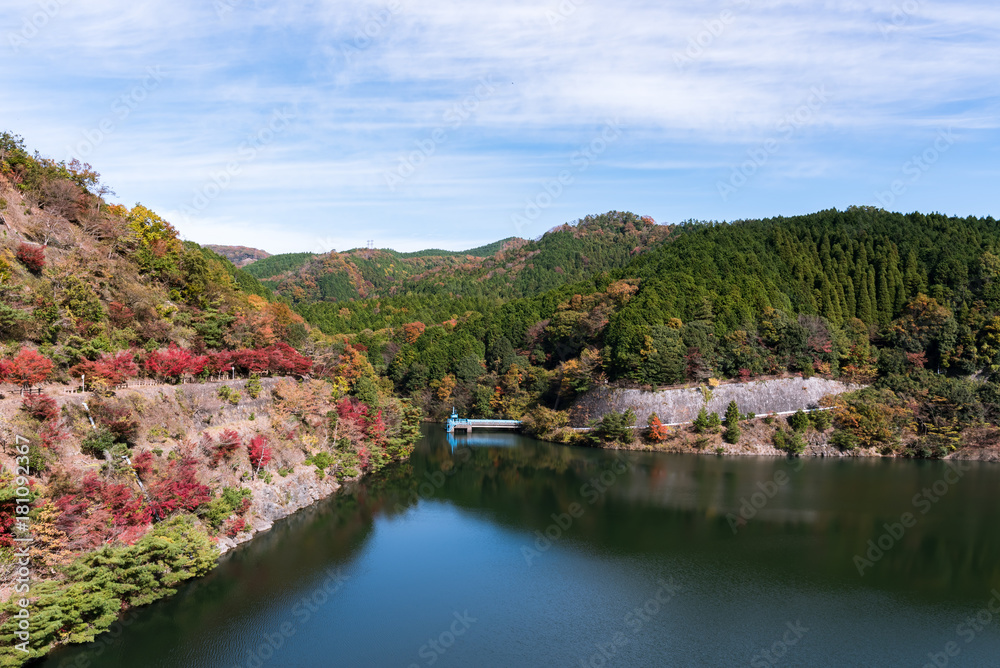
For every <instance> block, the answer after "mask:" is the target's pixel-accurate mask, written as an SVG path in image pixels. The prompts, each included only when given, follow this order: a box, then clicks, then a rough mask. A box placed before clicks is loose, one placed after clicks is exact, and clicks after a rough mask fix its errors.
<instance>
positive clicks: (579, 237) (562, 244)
mask: <svg viewBox="0 0 1000 668" xmlns="http://www.w3.org/2000/svg"><path fill="white" fill-rule="evenodd" d="M670 229H671V228H670V227H668V226H663V225H657V224H655V223H654V222H653V221H652V219H649V218H640V217H639V216H636V215H634V214H630V213H629V214H626V213H620V212H614V211H613V212H610V213H607V214H603V215H600V216H588V217H586V218H584V219H583V220H581V221H578V222H577V223H576V224H566V225H561V226H559V227H557V228H555V229H554V230H550V231H549V232H547V233H546V234H545V235H543V236H542V237H541V238H540V239H538V240H537V241H526V240H524V239H518V238H513V237H512V238H508V239H504V240H501V241H497V242H495V243H493V244H489V245H487V246H482V247H480V248H474V249H470V250H468V251H465V252H460V253H457V252H450V251H435V250H427V251H420V252H417V253H397V252H395V251H390V250H375V249H372V250H369V249H360V250H358V249H356V250H351V251H346V252H343V253H336V252H334V253H329V254H327V255H321V256H312V257H309V256H307V255H306V254H294V255H292V256H275V257H274V258H269V259H268V260H267V261H266V262H265V263H257V264H256V265H252V266H253V267H254V268H253V269H252V270H251V271H252V273H253V274H254V276H256V277H258V278H260V279H261V281H262V282H263V283H264V284H265V285H267V286H268V287H269V288H271V289H272V290H274V291H275V292H276V293H277V294H280V295H282V296H285V297H287V298H289V299H291V300H292V301H293V302H294V303H297V304H298V303H310V302H331V303H336V302H349V301H351V300H356V299H368V298H374V297H391V296H395V295H401V294H419V295H447V296H459V297H478V298H494V297H499V298H503V299H510V298H517V297H526V296H531V295H536V294H539V293H540V292H544V291H545V290H549V289H552V288H556V287H558V286H560V285H563V284H565V283H567V282H574V281H579V280H583V279H586V278H589V277H590V276H593V275H594V274H597V273H599V272H602V271H610V270H613V269H618V268H620V267H623V266H625V265H626V264H627V263H628V261H629V260H630V259H631V258H632V257H634V256H635V255H637V254H640V253H642V252H645V251H646V250H648V249H649V248H652V247H655V246H656V245H657V244H659V243H661V242H662V241H663V240H664V239H666V238H667V236H669V234H670ZM279 257H287V260H282V264H280V265H278V264H277V262H276V260H277V258H279ZM272 263H274V264H272ZM272 267H273V269H272ZM271 271H273V273H271V274H270V275H266V272H271ZM321 308H322V307H317V309H314V311H313V312H314V313H318V311H319V310H321ZM328 308H329V309H332V310H331V311H330V312H333V311H336V310H337V308H339V307H333V306H330V307H328ZM316 317H320V316H318V315H317V316H316Z"/></svg>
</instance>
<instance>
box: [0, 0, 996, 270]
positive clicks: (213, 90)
mask: <svg viewBox="0 0 1000 668" xmlns="http://www.w3.org/2000/svg"><path fill="white" fill-rule="evenodd" d="M998 38H1000V8H998V7H997V6H996V5H995V4H994V3H991V2H985V1H984V2H966V1H961V0H958V1H952V2H947V3H945V2H940V1H939V2H931V1H929V0H893V1H891V2H881V1H875V2H856V1H849V0H843V1H837V0H827V1H825V2H795V1H785V2H782V1H776V0H775V1H765V0H731V1H726V2H702V1H693V2H673V1H668V2H642V1H638V0H618V1H617V2H614V3H612V2H608V1H599V0H550V1H548V2H546V1H542V2H527V1H520V0H493V1H492V2H489V3H479V2H471V1H469V0H466V1H465V2H458V1H450V2H449V1H444V0H422V1H420V2H417V1H416V0H388V1H387V2H364V1H352V0H343V1H337V2H333V1H323V0H313V1H307V2H298V3H294V4H293V3H279V2H272V1H270V0H197V1H195V0H190V1H189V0H172V1H170V2H167V1H166V0H145V1H139V2H136V1H134V0H132V1H129V2H125V1H123V0H86V2H85V1H84V0H41V1H38V0H36V1H33V2H27V1H24V0H6V2H4V3H3V6H2V8H0V54H2V61H0V62H2V64H3V65H2V67H0V91H2V94H0V129H2V130H8V131H12V132H15V133H18V134H21V135H23V136H24V138H25V140H26V142H27V144H28V146H29V147H31V148H34V149H38V150H39V151H40V152H41V153H42V154H44V155H47V156H50V157H54V158H56V159H69V158H72V157H81V158H83V159H84V160H85V161H87V162H90V163H91V164H92V165H93V166H94V167H95V168H96V169H97V170H98V171H99V172H101V174H102V175H103V178H104V181H105V182H106V183H107V184H109V185H110V186H111V187H112V188H114V190H115V191H116V193H117V200H118V201H121V202H123V203H125V204H127V205H129V206H131V205H133V204H135V203H136V202H141V203H143V204H145V205H146V206H149V207H150V208H152V209H154V210H155V211H157V212H159V213H160V214H161V215H163V216H164V217H166V218H168V219H169V220H170V221H171V222H173V223H174V224H175V225H176V226H177V227H178V229H179V230H180V231H181V233H182V235H183V236H184V237H185V238H188V239H192V240H194V241H198V242H200V243H226V244H242V245H249V246H255V247H258V248H262V249H265V250H267V251H270V252H289V251H317V252H318V251H324V250H329V249H331V248H337V249H346V248H351V247H356V246H362V245H364V244H365V242H366V241H367V240H369V239H372V240H374V242H375V244H376V246H378V247H392V248H397V249H399V250H417V249H420V248H427V247H439V248H448V249H454V250H460V249H464V248H469V247H472V246H476V245H479V244H482V243H487V242H490V241H493V240H496V239H500V238H504V237H508V236H515V235H516V236H523V237H528V238H533V237H537V236H539V235H540V234H542V233H543V232H545V231H546V230H548V229H550V228H552V227H554V226H556V225H559V224H561V223H563V222H566V221H571V220H574V219H577V218H580V217H583V216H585V215H587V214H595V213H602V212H605V211H609V210H612V209H617V210H629V211H634V212H635V213H639V214H643V215H650V216H653V217H654V218H655V219H656V220H657V221H659V222H679V221H682V220H686V219H690V218H694V219H700V220H735V219H740V218H754V217H764V216H772V215H791V214H797V213H808V212H812V211H817V210H820V209H826V208H831V207H837V208H845V207H847V206H850V205H852V204H857V205H864V204H870V205H876V206H883V207H884V208H886V209H890V210H896V211H904V212H908V211H924V212H931V211H940V212H942V213H947V214H955V215H962V216H965V215H981V216H985V215H993V216H994V217H1000V210H998V205H997V202H998V199H997V195H996V193H997V192H998V191H1000V188H998V187H997V185H996V184H997V183H998V180H1000V179H998V177H1000V168H998V165H1000V141H998V139H1000V133H998V125H1000V48H997V44H998V43H1000V42H998Z"/></svg>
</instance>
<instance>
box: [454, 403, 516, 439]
mask: <svg viewBox="0 0 1000 668" xmlns="http://www.w3.org/2000/svg"><path fill="white" fill-rule="evenodd" d="M520 426H521V421H520V420H470V419H468V418H460V417H458V412H457V411H456V410H455V408H454V407H452V409H451V417H450V418H448V422H446V423H445V430H446V431H447V432H448V433H449V434H454V433H455V430H456V429H457V430H462V429H464V430H465V433H467V434H471V433H472V430H473V429H518V428H520Z"/></svg>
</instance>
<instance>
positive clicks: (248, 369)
mask: <svg viewBox="0 0 1000 668" xmlns="http://www.w3.org/2000/svg"><path fill="white" fill-rule="evenodd" d="M232 364H233V366H235V367H236V371H237V372H238V373H241V374H251V373H264V372H265V371H267V370H268V367H269V366H270V364H271V360H270V359H269V357H268V354H267V352H266V351H265V350H250V349H249V348H242V349H240V350H235V351H233V353H232Z"/></svg>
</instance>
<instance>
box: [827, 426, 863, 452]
mask: <svg viewBox="0 0 1000 668" xmlns="http://www.w3.org/2000/svg"><path fill="white" fill-rule="evenodd" d="M830 445H832V446H834V447H835V448H839V449H840V450H843V451H845V452H846V451H849V450H854V449H855V448H857V447H858V438H857V437H856V436H855V435H854V434H853V433H852V432H850V431H848V430H846V429H837V430H835V431H834V432H833V434H831V436H830Z"/></svg>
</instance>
